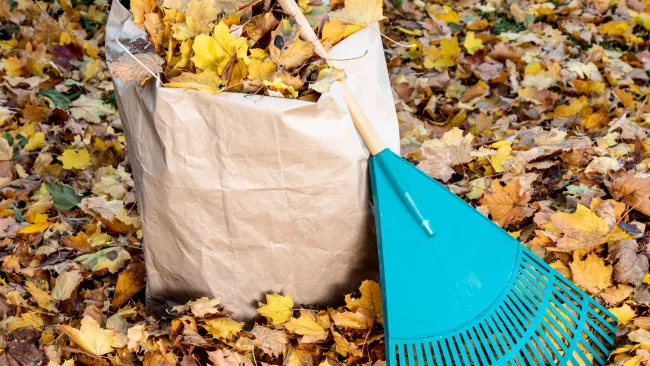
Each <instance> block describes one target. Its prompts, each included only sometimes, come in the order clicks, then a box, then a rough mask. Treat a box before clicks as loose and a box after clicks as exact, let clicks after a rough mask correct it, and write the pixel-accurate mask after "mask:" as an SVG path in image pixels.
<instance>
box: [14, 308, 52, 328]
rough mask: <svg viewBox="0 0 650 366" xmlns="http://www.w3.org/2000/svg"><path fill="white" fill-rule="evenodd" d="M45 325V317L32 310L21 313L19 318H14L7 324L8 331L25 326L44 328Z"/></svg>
mask: <svg viewBox="0 0 650 366" xmlns="http://www.w3.org/2000/svg"><path fill="white" fill-rule="evenodd" d="M7 320H9V319H7ZM43 326H45V321H44V320H43V317H42V316H41V315H40V314H38V313H36V312H33V311H30V312H27V313H23V314H21V315H20V317H19V318H13V320H12V321H11V322H10V323H9V325H8V326H6V330H7V331H8V332H13V331H14V330H16V329H19V328H25V327H32V328H34V329H37V330H41V329H43Z"/></svg>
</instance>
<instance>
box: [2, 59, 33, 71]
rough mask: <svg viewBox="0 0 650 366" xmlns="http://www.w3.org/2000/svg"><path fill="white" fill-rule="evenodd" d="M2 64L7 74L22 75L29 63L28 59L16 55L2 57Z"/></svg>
mask: <svg viewBox="0 0 650 366" xmlns="http://www.w3.org/2000/svg"><path fill="white" fill-rule="evenodd" d="M2 64H3V67H4V70H5V75H7V76H20V75H22V74H23V67H25V65H27V61H25V60H21V59H19V58H18V57H16V56H11V57H5V58H3V59H2Z"/></svg>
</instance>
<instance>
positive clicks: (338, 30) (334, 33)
mask: <svg viewBox="0 0 650 366" xmlns="http://www.w3.org/2000/svg"><path fill="white" fill-rule="evenodd" d="M364 27H365V24H363V23H355V24H343V22H341V20H340V19H338V18H334V19H332V20H330V21H329V22H327V23H325V25H324V26H323V32H322V33H321V42H322V43H323V46H325V48H330V47H332V46H334V45H335V44H337V43H338V42H340V41H341V40H342V39H343V38H345V37H347V36H349V35H350V34H352V33H354V32H356V31H358V30H360V29H362V28H364Z"/></svg>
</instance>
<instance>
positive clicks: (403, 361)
mask: <svg viewBox="0 0 650 366" xmlns="http://www.w3.org/2000/svg"><path fill="white" fill-rule="evenodd" d="M397 349H398V350H399V352H397V353H398V354H399V364H400V366H407V365H408V364H407V363H406V354H405V353H406V352H405V351H404V350H403V349H402V345H401V344H400V345H397ZM410 366H413V365H410Z"/></svg>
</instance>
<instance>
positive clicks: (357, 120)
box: [278, 0, 386, 155]
mask: <svg viewBox="0 0 650 366" xmlns="http://www.w3.org/2000/svg"><path fill="white" fill-rule="evenodd" d="M278 3H279V4H280V6H281V7H282V10H284V11H285V12H286V13H287V14H289V15H290V16H293V17H294V18H295V19H296V23H298V25H299V26H300V36H302V39H303V40H305V41H307V42H310V43H311V44H313V45H314V47H315V51H316V53H317V54H318V55H319V56H320V57H322V58H324V59H327V50H325V47H323V44H322V43H320V40H319V39H318V37H317V36H316V33H315V32H314V30H313V29H312V28H311V25H309V21H308V20H307V18H305V15H304V14H303V13H302V11H300V7H299V6H298V4H296V2H295V1H294V0H278ZM341 90H342V92H343V99H344V100H345V104H346V105H347V106H348V111H350V115H351V116H352V122H354V127H355V128H356V129H357V131H358V132H359V135H361V138H363V141H364V142H365V143H366V146H367V147H368V150H369V151H370V154H372V155H377V154H379V153H380V152H381V151H382V150H384V149H385V148H386V147H385V146H384V144H383V142H382V141H381V139H380V138H379V136H378V135H377V133H376V132H375V129H374V128H372V125H371V124H370V121H369V120H368V117H366V114H365V113H363V109H361V106H360V105H359V103H358V102H357V100H356V98H354V95H353V94H352V91H350V88H348V86H347V85H346V84H345V83H344V82H341Z"/></svg>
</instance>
